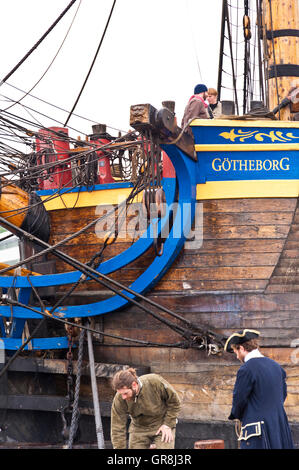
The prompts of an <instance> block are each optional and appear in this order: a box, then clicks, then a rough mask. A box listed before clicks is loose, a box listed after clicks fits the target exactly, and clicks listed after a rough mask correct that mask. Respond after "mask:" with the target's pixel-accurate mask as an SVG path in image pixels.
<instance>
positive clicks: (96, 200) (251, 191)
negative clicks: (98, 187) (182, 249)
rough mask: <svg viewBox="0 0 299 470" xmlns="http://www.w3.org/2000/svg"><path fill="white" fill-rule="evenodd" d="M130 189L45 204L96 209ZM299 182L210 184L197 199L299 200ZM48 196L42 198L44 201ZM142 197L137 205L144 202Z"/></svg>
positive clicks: (202, 187)
mask: <svg viewBox="0 0 299 470" xmlns="http://www.w3.org/2000/svg"><path fill="white" fill-rule="evenodd" d="M129 193H130V188H122V189H107V190H104V191H94V192H91V193H87V192H86V193H83V192H82V193H80V194H79V197H78V200H77V193H69V194H64V195H63V196H61V197H60V196H58V197H55V199H52V200H51V201H48V202H46V203H45V207H46V209H47V210H48V211H53V210H59V209H66V208H68V209H72V208H74V207H94V206H98V205H104V204H108V205H110V204H120V203H121V202H123V201H124V200H125V199H126V198H127V197H128V195H129ZM298 195H299V180H245V181H208V182H207V183H204V184H198V185H197V188H196V198H197V199H198V200H204V199H236V198H255V197H256V198H263V197H298ZM47 197H48V196H42V200H43V201H44V200H45V199H46V198H47ZM141 201H142V194H139V195H138V196H137V198H136V199H135V200H134V202H141Z"/></svg>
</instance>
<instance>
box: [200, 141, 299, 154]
mask: <svg viewBox="0 0 299 470" xmlns="http://www.w3.org/2000/svg"><path fill="white" fill-rule="evenodd" d="M194 147H195V150H196V151H197V152H228V151H229V152H237V151H242V152H261V151H267V150H270V151H274V150H276V151H277V150H299V143H298V144H297V143H296V144H291V143H285V144H196V145H195V146H194Z"/></svg>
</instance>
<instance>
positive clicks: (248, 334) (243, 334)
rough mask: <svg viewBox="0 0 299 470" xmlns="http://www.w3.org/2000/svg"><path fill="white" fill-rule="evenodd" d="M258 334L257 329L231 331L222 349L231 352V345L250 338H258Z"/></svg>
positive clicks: (241, 342)
mask: <svg viewBox="0 0 299 470" xmlns="http://www.w3.org/2000/svg"><path fill="white" fill-rule="evenodd" d="M259 335H260V332H259V331H256V330H248V329H246V330H243V331H239V332H238V333H233V334H232V335H231V336H230V337H229V338H228V339H227V341H226V343H225V346H224V351H227V352H233V349H232V345H235V344H236V345H237V344H243V343H245V342H246V341H249V340H250V339H255V338H258V337H259Z"/></svg>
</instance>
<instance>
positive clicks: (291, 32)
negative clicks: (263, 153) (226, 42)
mask: <svg viewBox="0 0 299 470" xmlns="http://www.w3.org/2000/svg"><path fill="white" fill-rule="evenodd" d="M262 5H263V14H264V15H263V23H264V25H263V26H264V44H265V49H266V50H265V59H266V69H267V71H268V92H269V109H270V110H273V109H274V108H275V107H276V106H278V105H279V104H280V103H281V101H282V100H283V99H284V98H286V97H287V96H288V93H289V91H290V90H291V89H292V88H294V87H299V0H262ZM278 116H279V119H281V120H289V119H290V117H291V110H290V106H286V107H284V108H281V109H280V111H279V114H278Z"/></svg>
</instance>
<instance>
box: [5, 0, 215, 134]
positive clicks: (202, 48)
mask: <svg viewBox="0 0 299 470" xmlns="http://www.w3.org/2000/svg"><path fill="white" fill-rule="evenodd" d="M69 1H70V0H26V1H24V0H9V1H3V0H2V2H1V3H0V15H1V16H0V18H1V28H0V44H1V49H0V78H1V79H2V78H4V76H5V75H6V74H7V73H8V72H9V71H10V70H11V69H12V68H13V67H14V66H15V65H16V63H17V62H18V61H19V60H20V59H21V58H22V57H23V56H24V55H25V54H26V53H27V52H28V51H29V49H30V48H31V47H32V46H33V45H34V43H35V42H36V41H37V40H38V39H39V38H40V37H41V36H42V34H43V33H44V32H45V31H46V30H47V29H48V28H49V27H50V25H51V24H52V23H53V22H54V20H56V18H57V17H58V16H59V14H60V13H61V12H62V11H63V9H64V8H65V7H66V6H67V5H68V4H69ZM112 4H113V1H112V0H82V1H81V5H80V8H79V10H78V14H77V16H76V18H75V21H74V24H73V27H72V28H71V30H70V33H69V35H68V37H67V39H66V41H65V43H64V45H63V46H62V49H61V51H60V53H59V54H58V56H57V58H56V59H55V61H54V62H53V64H52V66H51V67H50V69H49V71H48V72H47V74H46V75H45V77H44V78H43V79H42V81H41V82H40V83H39V84H38V85H37V86H36V88H34V90H33V91H32V92H31V93H32V94H33V95H35V96H38V97H39V98H42V99H44V100H46V101H49V102H51V103H53V104H55V105H58V106H60V107H62V108H64V109H67V110H70V109H71V108H72V106H73V104H74V102H75V100H76V98H77V96H78V93H79V91H80V89H81V86H82V84H83V81H84V79H85V77H86V74H87V72H88V70H89V67H90V65H91V62H92V60H93V57H94V54H95V52H96V49H97V47H98V44H99V41H100V39H101V36H102V33H103V30H104V27H105V24H106V21H107V18H108V15H109V12H110V9H111V7H112ZM78 5H79V0H77V2H76V3H75V4H74V5H73V6H72V8H71V9H70V10H69V11H68V13H67V14H66V16H65V17H64V18H63V19H62V21H61V22H60V23H59V25H58V26H56V27H55V29H54V30H53V31H52V32H51V33H50V35H49V36H48V37H47V38H46V40H45V41H44V42H43V43H42V44H41V45H40V46H39V48H38V49H37V50H36V51H35V52H33V54H32V55H31V56H30V58H29V59H27V61H26V62H25V63H24V64H23V65H21V67H20V68H19V69H18V70H17V71H16V72H15V73H14V75H12V77H11V78H10V79H9V80H8V83H10V84H12V85H14V86H17V87H19V88H21V89H23V90H26V91H28V90H29V89H30V88H31V87H32V86H33V85H34V84H35V83H36V82H37V81H38V80H39V78H40V77H41V75H42V74H43V73H44V71H45V70H46V69H47V67H48V66H49V64H50V62H51V61H52V59H53V57H54V56H55V54H56V52H57V50H58V48H59V47H60V45H61V43H62V41H63V39H64V36H65V34H66V32H67V29H68V28H69V25H70V23H71V21H72V19H73V16H74V14H75V11H76V9H77V7H78ZM221 9H222V0H209V1H208V2H206V1H204V0H118V1H117V2H116V6H115V8H114V12H113V15H112V18H111V21H110V25H109V27H108V30H107V33H106V36H105V39H104V42H103V44H102V47H101V50H100V52H99V55H98V58H97V61H96V64H95V66H94V68H93V71H92V74H91V76H90V78H89V80H88V82H87V85H86V87H85V89H84V92H83V95H82V96H81V99H80V101H79V103H78V105H77V107H76V109H75V111H74V112H75V113H76V114H80V115H82V116H85V117H87V118H90V119H92V120H94V121H95V122H99V123H105V124H107V126H111V127H114V128H117V129H121V130H123V131H127V130H129V114H130V105H132V104H138V103H151V104H152V105H153V106H155V107H156V108H158V109H159V108H160V107H161V102H162V101H164V100H174V101H175V102H176V114H177V118H178V123H179V124H180V122H181V118H182V115H183V111H184V107H185V105H186V103H187V101H188V99H189V97H190V96H191V95H192V93H193V88H194V85H196V84H197V83H205V84H206V85H207V86H208V87H209V86H210V87H214V88H217V78H218V60H219V58H218V56H219V44H220V20H221ZM198 64H199V66H198ZM0 94H2V95H6V96H9V97H11V98H13V99H19V98H20V97H21V96H22V95H23V94H22V93H19V92H16V91H14V90H13V88H11V87H10V86H8V85H7V84H3V85H2V86H1V87H0ZM0 100H1V101H0V108H2V109H3V108H6V107H7V106H8V105H9V103H7V101H5V100H3V97H2V96H0ZM22 103H24V104H26V105H27V106H30V107H32V108H34V109H36V110H39V111H40V112H43V113H45V114H46V115H49V116H52V117H54V118H55V119H57V120H59V121H61V122H63V123H64V122H65V120H66V118H67V116H68V114H67V113H63V112H61V111H59V110H56V109H54V108H51V107H49V106H46V105H44V104H42V103H41V102H39V101H37V100H35V99H32V98H30V97H26V98H25V99H24V100H23V101H22ZM9 112H12V113H14V114H20V113H22V115H24V116H25V117H26V118H28V119H30V120H33V117H32V116H34V117H35V118H36V119H38V120H39V122H40V123H41V124H42V125H44V126H49V125H59V124H57V123H55V122H50V121H49V120H48V119H46V118H45V117H43V116H38V115H37V114H34V113H32V111H30V113H31V114H32V115H31V116H30V115H29V114H27V112H25V113H24V111H23V110H22V108H21V107H20V106H19V105H16V106H14V107H12V108H11V109H10V110H9ZM68 125H69V126H70V127H73V128H75V129H78V130H80V131H81V132H82V133H83V134H84V133H86V134H90V133H91V132H92V130H91V125H92V123H88V122H86V121H83V120H81V119H78V118H76V117H72V118H71V119H70V121H69V124H68ZM108 131H110V132H111V133H112V135H117V132H115V131H113V130H110V129H108ZM70 135H72V136H73V137H76V136H77V135H78V132H73V131H70Z"/></svg>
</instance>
